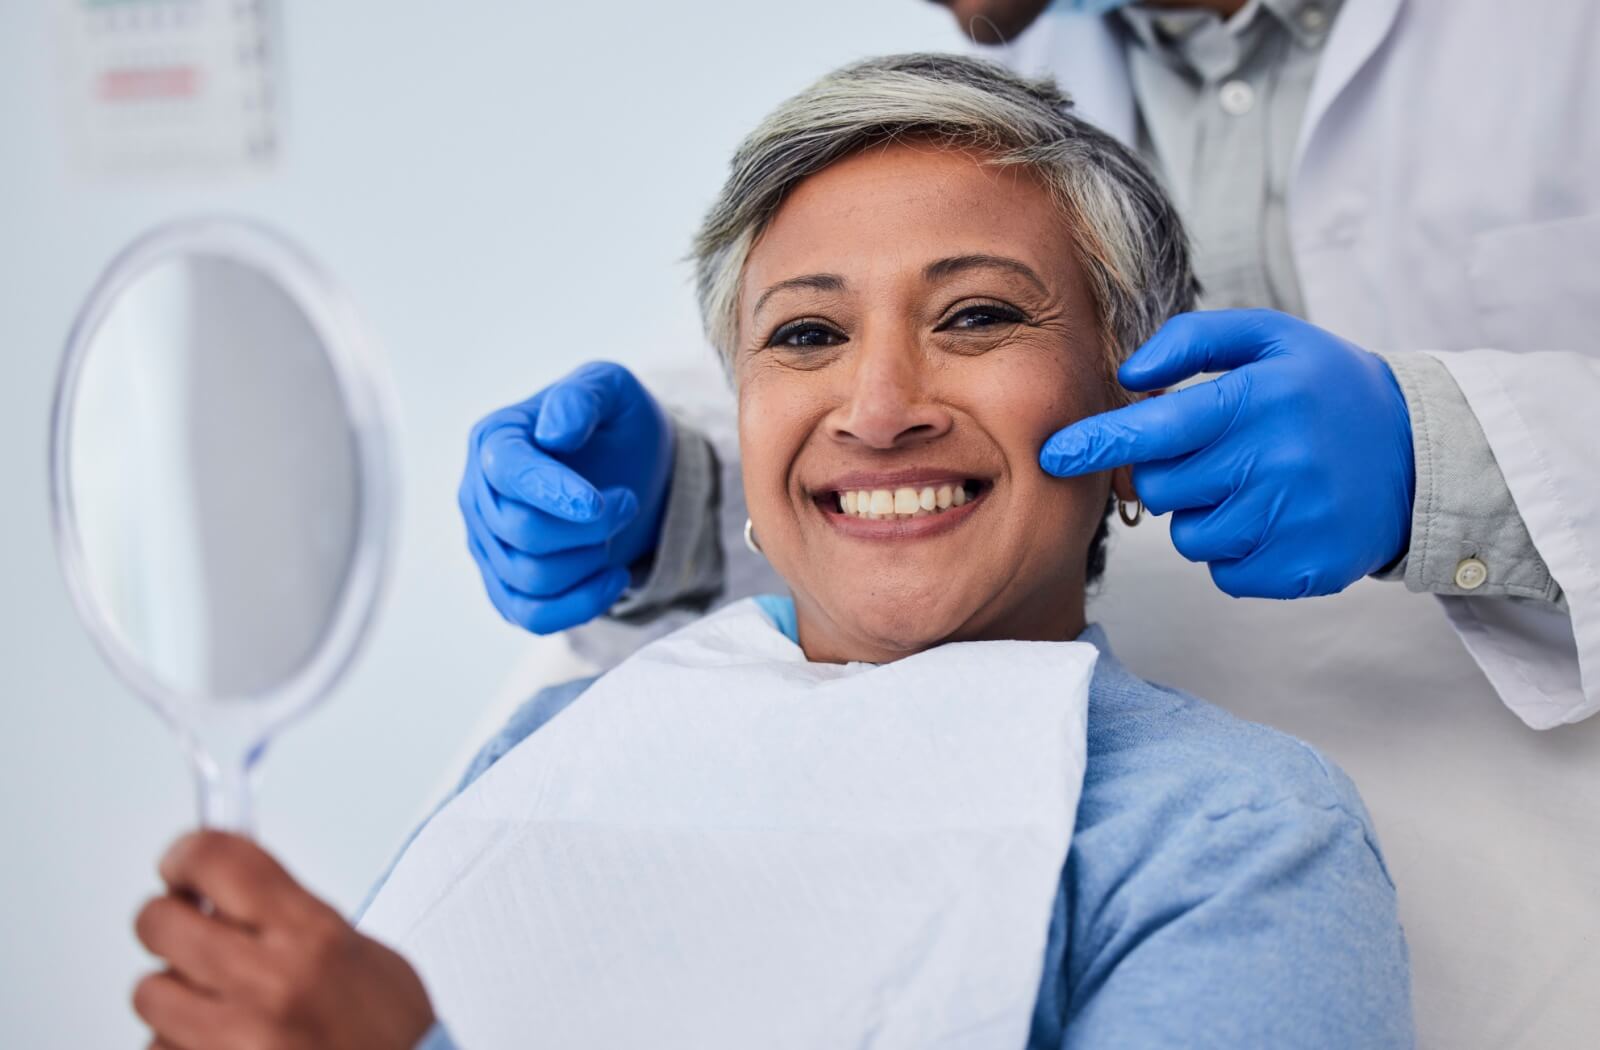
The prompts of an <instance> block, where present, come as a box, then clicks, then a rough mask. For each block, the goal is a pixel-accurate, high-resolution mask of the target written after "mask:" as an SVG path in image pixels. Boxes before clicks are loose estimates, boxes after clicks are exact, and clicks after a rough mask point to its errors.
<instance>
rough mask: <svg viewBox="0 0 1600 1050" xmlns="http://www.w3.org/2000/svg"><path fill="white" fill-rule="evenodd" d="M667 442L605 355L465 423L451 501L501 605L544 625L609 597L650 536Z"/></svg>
mask: <svg viewBox="0 0 1600 1050" xmlns="http://www.w3.org/2000/svg"><path fill="white" fill-rule="evenodd" d="M673 440H674V438H673V430H672V426H671V424H670V423H669V422H668V420H667V417H666V414H665V413H664V412H662V410H661V406H660V405H658V404H657V403H656V400H655V398H653V397H651V396H650V394H649V393H648V392H647V391H646V390H645V388H644V387H643V386H642V385H640V383H639V380H637V379H636V378H634V376H633V373H631V372H629V371H628V370H627V369H626V368H623V367H622V366H621V365H616V364H611V363H610V362H607V361H596V362H591V363H590V364H586V365H583V366H582V367H580V368H578V369H577V370H576V371H574V372H573V373H572V374H571V375H569V376H567V377H566V378H565V379H562V380H560V381H559V382H557V383H554V384H552V385H551V386H548V387H546V388H544V389H543V390H541V391H539V392H538V393H537V394H534V395H533V396H532V397H530V398H529V399H528V400H526V401H524V402H522V403H521V404H517V405H511V406H509V407H507V408H502V409H500V410H499V411H498V412H494V413H491V414H490V415H488V416H486V417H485V418H484V419H483V420H482V421H480V422H479V423H478V425H477V426H475V427H473V428H472V437H471V440H470V443H469V445H468V449H467V467H466V470H465V471H464V472H463V473H462V476H461V488H460V490H459V492H458V493H457V502H458V503H459V504H460V506H461V516H462V517H463V518H464V519H465V520H466V524H467V539H468V545H469V546H470V547H471V549H472V556H473V558H474V559H476V560H477V563H478V569H479V571H480V572H481V573H482V574H483V583H484V587H485V588H486V589H487V590H488V592H489V600H490V601H492V602H493V603H494V606H495V608H496V609H498V610H500V615H502V616H504V617H505V618H506V619H507V620H509V621H511V622H512V623H514V624H517V625H518V626H520V627H524V628H526V629H527V630H530V631H532V632H534V633H535V634H551V633H553V632H556V631H561V630H565V629H566V628H568V627H575V626H577V625H578V624H581V623H587V622H588V621H589V620H592V619H594V618H595V617H596V616H599V615H600V614H602V613H604V612H605V611H606V610H607V609H609V608H610V607H611V606H612V604H614V603H615V602H616V600H617V599H618V597H620V596H621V594H622V591H623V589H624V588H625V587H627V585H628V567H629V566H630V565H632V564H633V563H634V562H635V561H637V560H638V559H639V558H640V557H642V556H643V555H645V554H646V553H648V552H650V551H653V550H654V549H655V546H656V541H657V539H658V538H659V536H660V532H661V519H662V516H663V515H664V513H665V511H666V503H667V488H668V484H669V482H670V481H671V477H672V456H673Z"/></svg>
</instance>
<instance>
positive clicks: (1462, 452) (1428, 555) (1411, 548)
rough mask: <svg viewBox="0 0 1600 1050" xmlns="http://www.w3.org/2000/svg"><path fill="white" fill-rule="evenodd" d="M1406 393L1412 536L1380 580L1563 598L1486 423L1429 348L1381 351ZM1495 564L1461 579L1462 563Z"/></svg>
mask: <svg viewBox="0 0 1600 1050" xmlns="http://www.w3.org/2000/svg"><path fill="white" fill-rule="evenodd" d="M1379 356H1380V357H1382V358H1383V359H1384V361H1385V362H1386V363H1387V364H1388V365H1389V368H1390V370H1391V371H1392V372H1393V373H1394V376H1395V379H1396V380H1398V381H1399V383H1400V389H1401V391H1402V392H1403V393H1404V395H1405V399H1406V408H1407V410H1408V411H1409V412H1410V414H1411V436H1412V447H1413V449H1414V451H1415V454H1416V467H1417V473H1416V480H1417V484H1416V496H1415V498H1414V499H1413V501H1412V513H1411V541H1410V543H1409V545H1408V547H1407V550H1406V554H1405V556H1404V557H1403V558H1401V559H1400V561H1399V562H1397V563H1396V564H1395V565H1394V566H1392V567H1390V568H1389V569H1386V570H1385V571H1383V572H1381V573H1377V574H1376V576H1377V578H1378V579H1384V580H1403V581H1404V582H1405V585H1406V588H1407V589H1408V590H1411V591H1415V592H1419V593H1427V594H1450V595H1470V596H1471V597H1474V598H1488V597H1496V598H1536V599H1539V600H1540V601H1546V602H1556V603H1561V604H1562V605H1563V606H1564V605H1565V602H1564V600H1563V598H1562V597H1561V588H1560V586H1559V585H1557V584H1556V582H1555V579H1554V578H1553V577H1552V576H1551V575H1550V569H1549V567H1548V566H1546V565H1545V563H1544V559H1543V558H1541V557H1540V556H1539V548H1538V547H1537V546H1536V545H1535V544H1534V542H1533V537H1532V536H1530V535H1528V526H1527V523H1525V522H1524V521H1523V520H1522V512H1521V511H1519V510H1518V509H1517V501H1516V500H1515V499H1514V498H1512V495H1511V489H1510V488H1509V487H1507V485H1506V479H1505V475H1504V474H1503V473H1501V471H1500V465H1499V464H1498V463H1497V462H1495V458H1494V452H1493V451H1492V450H1491V449H1490V448H1489V439H1488V438H1487V437H1485V436H1484V434H1483V427H1481V426H1480V425H1479V424H1478V418H1477V417H1476V416H1474V415H1473V414H1472V406H1470V405H1468V404H1467V399H1466V397H1465V395H1463V394H1462V393H1461V388H1460V387H1458V386H1457V385H1456V381H1455V380H1454V379H1452V378H1451V377H1450V370H1449V369H1447V368H1445V366H1444V365H1443V364H1441V363H1440V362H1439V360H1438V359H1437V358H1435V357H1433V356H1432V355H1430V354H1417V353H1403V352H1402V353H1395V354H1379ZM1467 558H1474V559H1477V560H1478V561H1479V562H1480V563H1482V564H1484V565H1486V566H1488V574H1487V578H1485V579H1469V580H1468V582H1469V583H1471V584H1473V586H1472V588H1471V589H1468V588H1467V587H1464V586H1462V584H1461V583H1460V582H1458V579H1457V576H1458V572H1459V569H1460V566H1461V562H1462V561H1463V560H1464V559H1467Z"/></svg>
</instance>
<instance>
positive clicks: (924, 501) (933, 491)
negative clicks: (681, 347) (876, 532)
mask: <svg viewBox="0 0 1600 1050" xmlns="http://www.w3.org/2000/svg"><path fill="white" fill-rule="evenodd" d="M834 495H835V496H836V497H837V499H838V501H839V511H840V513H843V514H848V515H850V516H851V517H855V518H864V519H866V520H867V521H881V520H883V519H885V518H924V517H927V516H928V515H929V514H937V513H939V512H940V511H945V510H949V509H950V508H951V507H959V506H961V505H963V504H964V503H966V502H967V490H966V487H965V486H964V485H937V486H935V485H925V486H923V487H922V488H920V489H914V488H911V487H909V486H907V487H905V488H898V489H854V490H851V491H849V492H837V493H835V494H834Z"/></svg>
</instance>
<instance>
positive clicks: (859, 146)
mask: <svg viewBox="0 0 1600 1050" xmlns="http://www.w3.org/2000/svg"><path fill="white" fill-rule="evenodd" d="M903 139H913V140H930V141H932V142H934V143H936V144H938V145H940V146H945V147H948V148H952V149H963V150H970V151H973V152H976V153H978V154H980V155H982V156H984V158H985V160H986V162H988V163H993V164H997V165H1012V164H1016V165H1025V166H1027V167H1028V168H1031V169H1032V170H1033V171H1035V172H1036V173H1037V174H1038V175H1039V176H1040V177H1041V178H1042V179H1043V181H1044V182H1045V184H1046V185H1047V186H1048V187H1049V189H1050V191H1051V193H1052V194H1053V195H1054V196H1055V198H1056V200H1057V203H1058V204H1059V205H1060V206H1061V209H1062V212H1063V216H1064V218H1065V220H1066V221H1067V223H1068V224H1069V225H1070V226H1071V227H1072V229H1073V233H1074V238H1073V240H1074V243H1075V245H1076V246H1077V250H1078V254H1079V264H1080V266H1081V267H1082V269H1083V272H1084V275H1085V277H1086V278H1087V279H1088V282H1089V289H1090V293H1091V295H1092V296H1093V298H1094V301H1095V306H1096V308H1097V311H1098V313H1099V323H1100V328H1101V335H1102V342H1103V343H1104V344H1105V351H1106V353H1107V355H1108V357H1109V360H1108V362H1107V363H1108V366H1109V368H1110V369H1112V370H1114V369H1115V367H1116V365H1117V364H1118V363H1120V362H1121V361H1122V360H1124V359H1125V358H1126V357H1127V356H1128V355H1129V354H1131V353H1132V352H1133V351H1134V350H1135V349H1137V348H1138V346H1139V345H1140V344H1141V343H1143V342H1144V341H1145V340H1146V339H1148V338H1149V337H1150V336H1151V335H1153V334H1155V331H1156V329H1158V328H1159V327H1161V324H1162V323H1163V322H1164V321H1166V319H1167V318H1169V317H1171V316H1172V315H1173V314H1176V313H1181V312H1183V311H1185V310H1189V309H1191V308H1192V307H1193V305H1194V301H1195V298H1196V295H1197V293H1198V291H1199V286H1198V284H1197V282H1196V281H1195V277H1194V273H1193V271H1192V269H1191V268H1190V262H1189V244H1188V239H1187V237H1186V236H1185V234H1184V230H1183V223H1182V222H1181V221H1180V220H1179V218H1178V214H1177V211H1176V210H1175V209H1174V208H1173V206H1172V202H1171V201H1170V200H1168V199H1167V195H1166V194H1165V193H1164V192H1163V191H1162V189H1161V186H1160V184H1159V183H1158V182H1157V181H1156V179H1155V177H1154V176H1153V175H1152V174H1151V173H1150V170H1149V169H1148V168H1147V167H1145V165H1144V163H1143V162H1142V161H1141V160H1140V159H1139V158H1138V156H1137V155H1136V154H1134V153H1133V151H1131V150H1129V149H1128V148H1127V147H1126V146H1124V145H1122V144H1121V143H1120V142H1118V141H1117V140H1116V139H1114V138H1112V137H1111V136H1110V135H1107V134H1106V133H1105V132H1103V131H1100V130H1099V129H1098V128H1096V127H1094V126H1093V125H1092V124H1090V123H1088V122H1087V121H1085V120H1084V119H1082V118H1081V117H1079V116H1077V115H1076V114H1075V113H1073V112H1072V101H1071V99H1069V98H1068V97H1067V96H1066V95H1065V94H1064V93H1063V92H1062V91H1061V90H1060V89H1059V88H1057V87H1056V85H1055V82H1054V81H1052V80H1050V79H1048V78H1046V79H1040V80H1029V79H1026V78H1023V77H1020V76H1017V75H1016V74H1014V73H1011V72H1009V71H1007V70H1005V69H1003V68H1001V67H1000V66H997V65H994V64H993V63H990V62H984V61H981V60H979V59H974V58H964V57H961V56H957V55H943V54H909V55H891V56H888V57H884V58H872V59H867V60H866V61H863V62H857V63H854V64H853V65H848V66H845V67H844V68H842V69H839V70H836V71H834V72H832V73H830V74H828V75H827V76H825V77H823V78H822V79H821V80H819V81H817V82H816V83H815V84H813V85H811V86H810V87H809V88H806V89H805V90H804V91H802V92H800V94H798V95H796V96H794V97H793V98H791V99H789V100H788V101H787V102H785V103H783V104H782V105H781V106H779V107H778V108H777V109H776V110H774V111H773V113H772V114H771V115H770V116H768V117H767V119H766V120H764V121H762V122H761V125H760V126H759V127H757V128H756V129H755V131H753V132H751V133H750V135H749V137H747V138H746V139H745V140H744V142H743V143H741V144H740V146H739V149H738V150H737V151H736V152H735V153H734V155H733V161H732V162H731V164H730V171H729V174H728V181H727V182H726V183H725V184H724V185H723V187H722V192H721V194H720V195H719V196H718V197H717V200H716V203H715V204H713V205H712V207H711V210H710V212H709V213H707V215H706V218H705V222H704V223H703V224H702V225H701V227H700V231H699V233H698V234H697V235H696V236H695V241H694V252H693V256H692V258H693V261H694V266H695V283H696V290H697V292H698V295H699V299H700V315H701V320H702V322H703V323H704V325H705V329H706V335H707V336H708V337H709V338H710V340H711V342H712V344H713V345H714V346H715V347H716V348H717V351H718V352H719V353H720V354H721V356H722V359H723V362H724V364H725V365H726V366H727V367H728V368H729V369H730V371H731V369H732V366H733V357H734V351H735V347H736V343H737V340H738V324H739V286H740V283H741V281H742V279H743V275H744V266H745V261H746V259H747V258H748V257H749V254H750V249H751V247H752V246H753V245H754V244H755V242H756V240H757V238H759V237H760V236H761V233H762V231H763V230H765V229H766V226H767V223H769V222H770V221H771V220H772V217H773V215H775V214H776V213H777V211H778V208H779V207H780V206H781V205H782V204H783V201H784V198H785V197H786V196H787V195H788V193H789V191H790V190H791V189H793V188H794V186H795V185H796V184H798V183H799V182H800V181H801V180H803V179H805V178H806V177H808V176H810V175H814V174H816V173H817V172H819V171H821V170H822V169H824V168H826V167H828V166H829V165H830V164H833V163H835V162H837V161H839V160H842V159H844V158H845V157H848V156H850V155H852V154H856V153H859V152H861V151H862V150H864V149H868V148H870V147H872V146H875V145H882V144H886V143H890V142H895V141H899V140H903ZM1111 385H1112V388H1113V390H1115V391H1120V390H1121V387H1120V386H1118V385H1117V384H1115V383H1113V384H1111Z"/></svg>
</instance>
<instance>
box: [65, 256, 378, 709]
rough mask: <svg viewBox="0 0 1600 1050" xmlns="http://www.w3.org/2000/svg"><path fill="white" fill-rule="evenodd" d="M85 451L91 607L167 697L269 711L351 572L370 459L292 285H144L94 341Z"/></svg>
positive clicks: (230, 273)
mask: <svg viewBox="0 0 1600 1050" xmlns="http://www.w3.org/2000/svg"><path fill="white" fill-rule="evenodd" d="M70 450H71V453H70V454H71V460H70V482H69V488H70V493H71V499H72V502H73V507H74V511H75V524H76V528H77V530H78V534H79V541H80V544H81V548H82V555H83V563H84V578H85V582H86V585H87V590H88V591H89V598H90V600H91V601H92V602H94V603H96V604H97V605H98V606H99V608H100V611H101V613H102V615H103V617H104V619H105V620H106V622H107V626H108V627H109V629H110V630H111V631H112V632H113V633H114V634H115V635H116V636H117V640H118V641H119V643H120V645H121V646H122V647H123V648H124V649H125V650H126V652H127V653H128V654H129V655H130V656H131V657H132V658H133V659H134V660H136V661H137V662H139V663H141V664H142V665H143V666H144V668H145V670H146V671H147V672H148V674H149V675H151V676H152V677H153V678H154V679H155V680H156V681H157V682H159V683H160V684H161V685H162V686H163V688H164V689H166V690H168V691H170V692H171V693H173V694H176V695H179V696H184V697H190V698H197V697H203V698H205V699H207V700H209V701H215V700H240V699H248V698H252V697H260V696H263V695H265V694H268V693H270V692H271V691H272V690H274V689H275V688H277V687H279V686H281V685H282V684H283V683H285V682H287V681H289V680H291V679H292V678H293V677H294V676H295V675H296V674H297V672H299V671H300V670H301V669H302V668H304V667H305V666H306V665H307V664H308V663H309V661H310V660H311V659H312V657H313V655H314V654H315V652H316V650H317V647H318V644H319V642H320V641H321V640H322V639H323V638H324V636H325V635H327V633H328V631H329V628H330V625H331V623H332V621H333V619H334V616H335V614H336V612H337V608H338V604H339V600H340V596H341V593H342V591H343V588H344V586H345V583H346V580H347V577H348V576H349V573H350V570H351V565H352V561H353V557H354V552H355V547H356V537H357V534H358V526H359V520H358V519H359V514H360V495H359V494H360V488H359V484H358V482H359V477H358V470H359V463H358V455H357V448H356V444H355V438H354V435H353V434H352V432H351V428H350V425H349V421H348V419H347V417H346V413H345V408H344V405H343V402H342V400H341V396H340V388H339V384H338V377H337V376H336V375H335V372H334V369H333V366H332V365H331V363H330V361H329V356H328V353H327V351H326V349H325V348H324V347H323V346H322V345H321V343H320V340H319V337H318V334H317V332H316V329H315V328H314V326H313V325H312V323H311V321H310V319H309V318H308V317H307V316H306V315H305V313H304V311H303V310H302V309H301V307H300V306H299V305H298V304H297V303H296V302H295V300H294V299H293V298H291V297H290V295H289V294H287V293H286V292H285V291H284V289H283V288H281V287H280V286H279V285H278V284H277V283H276V282H275V281H274V280H272V279H271V278H269V277H267V276H265V275H263V274H262V273H259V272H257V271H256V270H255V269H253V268H251V267H250V266H247V265H244V264H242V263H240V262H237V261H234V260H232V259H228V258H224V257H222V256H217V255H202V254H194V255H178V256H173V257H170V258H168V259H167V260H165V261H163V262H161V263H160V264H158V265H156V266H155V267H153V268H151V269H150V270H148V271H146V272H145V273H143V274H142V275H140V276H139V277H138V278H137V279H136V280H135V281H134V282H132V283H131V284H130V285H129V286H128V287H126V288H125V289H124V291H123V293H122V294H121V295H120V296H119V297H118V298H117V300H116V301H115V302H114V303H113V304H112V306H111V308H110V310H109V312H108V314H107V316H106V317H105V319H104V322H103V324H102V325H101V326H100V327H99V329H98V331H97V332H96V333H95V334H94V336H93V338H92V342H91V344H90V346H89V350H88V353H87V354H86V356H85V359H84V364H83V370H82V374H81V377H80V385H79V388H78V391H77V402H76V406H75V409H74V413H73V419H72V429H71V441H70Z"/></svg>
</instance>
